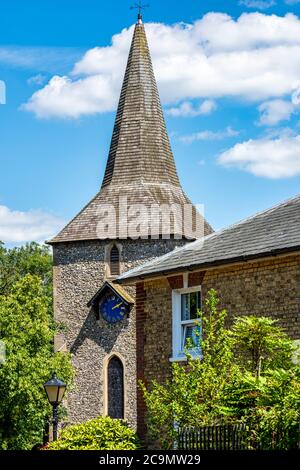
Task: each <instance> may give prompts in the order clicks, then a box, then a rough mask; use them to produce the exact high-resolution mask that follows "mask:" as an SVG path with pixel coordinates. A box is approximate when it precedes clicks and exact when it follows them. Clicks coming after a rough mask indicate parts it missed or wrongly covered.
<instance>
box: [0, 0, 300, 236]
mask: <svg viewBox="0 0 300 470" xmlns="http://www.w3.org/2000/svg"><path fill="white" fill-rule="evenodd" d="M131 4H132V2H130V1H127V0H122V1H119V0H116V1H114V2H100V1H99V0H85V1H84V2H83V1H81V0H77V1H76V2H74V0H72V1H71V0H51V1H48V0H43V2H36V1H35V0H27V1H26V2H24V1H21V0H19V1H18V0H9V1H8V0H6V1H5V0H4V1H2V2H1V12H0V31H1V40H0V80H2V81H3V82H5V85H6V104H1V105H0V161H1V185H0V239H2V240H5V242H6V243H7V244H8V245H13V244H17V243H22V242H24V241H29V240H31V239H35V240H43V239H45V238H48V237H49V236H51V235H52V234H53V233H55V232H56V231H57V230H58V229H59V228H60V227H61V226H62V225H63V224H64V223H65V222H67V221H68V220H70V218H71V217H73V216H74V215H75V214H76V213H77V212H78V211H79V210H80V209H81V208H82V207H83V205H84V204H86V202H87V201H88V200H89V199H90V198H91V197H92V196H93V195H94V194H95V193H96V192H97V190H98V188H99V186H100V184H101V180H102V176H103V172H104V168H105V162H106V158H107V154H108V149H109V143H110V138H111V133H112V127H113V121H114V114H115V107H116V102H117V99H118V94H119V90H120V86H121V79H122V77H123V73H124V67H125V62H126V59H127V54H128V47H129V43H130V39H131V35H132V30H131V29H129V30H128V28H130V27H131V26H132V25H133V24H134V22H135V18H136V13H135V12H133V11H131V10H130V9H129V7H130V5H131ZM299 16H300V2H298V1H297V0H286V1H284V0H277V1H275V0H270V1H268V0H241V1H240V2H239V0H231V1H230V2H228V1H214V0H210V1H209V2H208V1H207V2H204V1H203V0H196V1H191V0H186V1H185V2H174V1H171V0H164V2H161V1H157V0H152V1H151V8H149V9H147V11H146V12H145V13H144V22H145V23H146V31H147V34H148V39H149V45H150V48H151V52H152V56H153V62H154V69H155V73H156V76H157V79H158V86H159V90H160V94H161V97H162V102H163V105H164V111H165V116H166V121H167V127H168V131H169V135H170V138H171V144H172V148H173V152H174V155H175V160H176V164H177V168H178V172H179V176H180V179H181V182H182V185H183V187H184V189H185V191H186V192H187V194H188V195H189V196H190V198H191V199H192V200H193V201H194V202H195V203H199V204H200V203H203V204H204V205H205V215H206V218H207V219H208V221H209V222H210V223H211V224H212V225H213V227H214V228H216V229H218V228H221V227H224V226H226V225H228V224H231V223H233V222H235V221H238V220H240V219H242V218H244V217H246V216H248V215H251V214H253V213H255V212H258V211H260V210H262V209H265V208H268V207H270V206H272V205H273V204H276V203H278V202H280V201H282V200H284V199H286V198H289V197H292V196H294V195H296V194H298V193H299V187H300V184H299V183H300V137H299V136H298V134H300V125H299V122H300V105H299V103H300V91H299V89H300V63H299V53H300V19H299ZM113 36H114V40H113V45H112V37H113ZM0 101H1V99H0Z"/></svg>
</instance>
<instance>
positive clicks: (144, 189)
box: [50, 20, 212, 243]
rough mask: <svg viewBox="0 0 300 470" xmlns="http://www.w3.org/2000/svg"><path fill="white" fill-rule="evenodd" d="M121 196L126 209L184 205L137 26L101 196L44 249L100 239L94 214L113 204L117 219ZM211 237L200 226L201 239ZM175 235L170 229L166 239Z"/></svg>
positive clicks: (140, 27) (143, 37)
mask: <svg viewBox="0 0 300 470" xmlns="http://www.w3.org/2000/svg"><path fill="white" fill-rule="evenodd" d="M124 195H126V196H127V197H128V204H130V205H131V204H144V205H146V207H150V205H151V204H154V203H156V204H160V205H161V204H172V203H178V204H180V205H181V206H182V205H183V204H190V201H189V200H188V198H187V197H186V195H185V194H184V192H183V190H182V188H181V186H180V182H179V179H178V176H177V171H176V166H175V162H174V157H173V154H172V150H171V146H170V142H169V138H168V134H167V130H166V126H165V122H164V117H163V113H162V108H161V104H160V99H159V95H158V90H157V85H156V81H155V77H154V73H153V68H152V63H151V57H150V52H149V48H148V44H147V38H146V33H145V28H144V25H143V24H142V22H141V20H139V21H138V22H137V24H136V27H135V31H134V36H133V40H132V44H131V48H130V53H129V58H128V63H127V68H126V73H125V77H124V82H123V86H122V91H121V96H120V101H119V106H118V110H117V116H116V120H115V126H114V130H113V136H112V141H111V146H110V151H109V156H108V161H107V166H106V171H105V174H104V179H103V183H102V187H101V190H100V192H99V193H98V194H97V195H96V196H95V198H94V199H93V200H92V201H91V202H89V203H88V204H87V206H86V207H85V208H84V209H83V210H82V211H81V212H80V213H79V214H78V215H77V216H76V217H75V218H74V219H73V220H72V221H71V222H70V223H69V224H68V225H67V226H66V227H65V228H64V229H63V230H62V231H61V232H60V233H59V234H58V235H57V236H56V237H55V238H54V239H53V240H51V242H50V243H58V242H64V241H76V240H92V239H97V238H105V237H101V236H100V237H99V232H97V226H98V223H99V221H101V218H100V216H99V208H100V207H101V206H102V205H103V204H104V205H105V204H113V206H114V208H115V210H116V213H117V214H118V210H119V197H120V196H124ZM117 222H119V221H118V219H117ZM211 232H212V229H211V227H210V226H209V225H208V224H207V223H206V222H205V233H206V234H208V233H211ZM175 233H176V231H175V229H174V228H172V227H171V230H170V234H175ZM159 234H160V235H161V234H162V232H161V231H160V232H159ZM116 238H118V237H117V236H116Z"/></svg>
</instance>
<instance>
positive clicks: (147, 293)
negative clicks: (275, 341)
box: [137, 254, 300, 432]
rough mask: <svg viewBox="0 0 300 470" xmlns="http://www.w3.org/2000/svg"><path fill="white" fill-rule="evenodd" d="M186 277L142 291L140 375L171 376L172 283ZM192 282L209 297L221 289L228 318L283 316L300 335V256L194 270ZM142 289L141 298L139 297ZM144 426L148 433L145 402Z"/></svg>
mask: <svg viewBox="0 0 300 470" xmlns="http://www.w3.org/2000/svg"><path fill="white" fill-rule="evenodd" d="M180 277H182V276H178V275H176V276H174V277H171V278H170V277H169V278H163V279H160V280H155V281H145V282H144V283H142V284H140V285H139V286H140V287H139V289H140V290H139V292H138V294H137V306H138V308H139V306H140V310H138V311H137V324H138V325H139V326H138V329H137V332H138V333H137V334H138V335H141V336H140V337H139V336H138V337H137V345H138V348H137V355H138V356H137V359H138V363H139V361H141V362H140V366H139V378H143V379H144V380H145V381H146V383H148V384H150V383H151V381H152V380H153V379H156V380H158V381H161V382H163V381H164V380H165V379H166V378H167V377H169V376H170V372H171V367H170V362H169V358H170V357H171V355H172V297H171V293H172V286H173V288H180V287H182V285H183V280H182V279H180ZM188 279H189V286H190V287H192V286H196V285H201V286H202V292H203V296H204V297H205V296H206V295H207V292H208V290H209V289H211V288H214V289H216V290H217V293H218V297H219V298H220V308H226V309H227V310H228V314H229V316H228V318H229V320H232V319H233V317H234V316H237V315H265V316H272V317H274V318H277V319H278V320H279V321H280V325H281V326H282V327H284V328H285V330H286V332H287V333H288V334H289V335H290V336H291V337H292V338H295V339H296V338H300V255H299V254H297V255H296V254H295V255H291V256H286V257H277V258H272V259H271V258H270V259H268V260H261V261H256V262H251V263H249V262H248V263H243V264H239V265H234V266H231V267H230V266H228V267H223V268H219V269H212V270H207V271H206V272H204V271H202V272H194V273H190V274H189V278H188ZM139 293H140V295H141V298H139ZM138 406H141V407H142V412H141V414H140V415H138V422H139V429H140V430H141V431H142V432H144V430H145V427H144V414H145V409H144V404H143V405H142V402H141V401H140V397H138Z"/></svg>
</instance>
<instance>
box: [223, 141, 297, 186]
mask: <svg viewBox="0 0 300 470" xmlns="http://www.w3.org/2000/svg"><path fill="white" fill-rule="evenodd" d="M218 161H219V163H220V164H221V165H224V166H229V167H237V168H240V169H242V170H245V171H247V172H249V173H252V174H253V175H255V176H261V177H265V178H270V179H279V178H289V177H292V176H296V175H300V135H298V136H288V135H287V136H282V137H278V138H274V139H271V138H265V139H257V140H248V141H247V142H242V143H238V144H236V145H234V146H233V147H232V148H230V149H229V150H227V151H225V152H223V153H222V154H221V155H220V156H219V159H218Z"/></svg>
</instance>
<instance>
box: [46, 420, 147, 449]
mask: <svg viewBox="0 0 300 470" xmlns="http://www.w3.org/2000/svg"><path fill="white" fill-rule="evenodd" d="M137 448H138V440H137V437H136V434H135V432H134V431H133V430H132V429H130V428H129V427H128V426H127V424H126V423H125V421H122V420H118V419H112V418H109V417H100V418H96V419H92V420H90V421H87V422H85V423H82V424H76V425H73V426H68V427H67V428H65V429H64V430H63V431H62V433H61V437H60V438H59V439H58V440H57V441H55V442H52V443H51V444H50V445H49V446H48V448H47V449H49V450H136V449H137Z"/></svg>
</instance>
